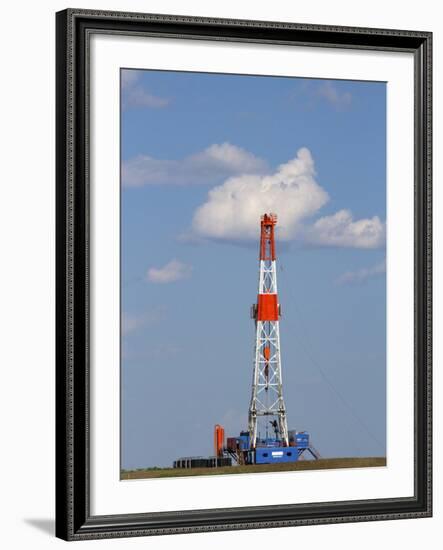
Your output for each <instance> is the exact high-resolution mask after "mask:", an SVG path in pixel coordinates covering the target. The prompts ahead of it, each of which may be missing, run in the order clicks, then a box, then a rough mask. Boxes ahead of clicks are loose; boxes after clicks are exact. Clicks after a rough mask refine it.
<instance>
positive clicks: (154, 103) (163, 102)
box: [121, 69, 170, 109]
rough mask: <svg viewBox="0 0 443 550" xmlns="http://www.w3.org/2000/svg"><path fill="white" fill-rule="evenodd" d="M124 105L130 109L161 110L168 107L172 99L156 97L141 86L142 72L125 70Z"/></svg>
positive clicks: (122, 79)
mask: <svg viewBox="0 0 443 550" xmlns="http://www.w3.org/2000/svg"><path fill="white" fill-rule="evenodd" d="M121 85H122V105H123V107H124V108H128V107H150V108H153V109H159V108H162V107H166V106H167V105H169V103H170V99H168V98H165V97H160V96H156V95H154V94H152V93H150V92H149V90H147V89H146V88H145V87H144V86H143V85H142V84H140V71H137V70H134V69H123V70H122V75H121Z"/></svg>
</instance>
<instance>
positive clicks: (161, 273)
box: [146, 260, 192, 284]
mask: <svg viewBox="0 0 443 550" xmlns="http://www.w3.org/2000/svg"><path fill="white" fill-rule="evenodd" d="M191 272H192V266H190V265H187V264H184V263H182V262H180V261H178V260H171V261H170V262H168V263H167V264H166V265H164V266H163V267H151V268H150V269H148V272H147V274H146V278H147V280H148V281H150V282H151V283H161V284H165V283H173V282H175V281H179V280H180V279H186V278H188V277H190V275H191Z"/></svg>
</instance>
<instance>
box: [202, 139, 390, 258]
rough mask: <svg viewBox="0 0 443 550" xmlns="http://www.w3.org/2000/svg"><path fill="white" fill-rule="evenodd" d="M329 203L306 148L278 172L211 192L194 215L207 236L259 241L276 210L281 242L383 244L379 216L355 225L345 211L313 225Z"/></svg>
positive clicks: (235, 181) (239, 179)
mask: <svg viewBox="0 0 443 550" xmlns="http://www.w3.org/2000/svg"><path fill="white" fill-rule="evenodd" d="M328 200H329V196H328V193H327V192H326V191H325V189H323V187H321V186H320V185H319V184H318V182H317V181H316V172H315V166H314V160H313V158H312V155H311V152H310V151H309V149H307V148H305V147H303V148H301V149H299V151H298V152H297V155H296V157H295V158H293V159H292V160H290V161H288V162H286V163H285V164H281V165H280V166H279V167H278V168H277V170H276V171H275V173H274V174H264V175H260V174H255V175H252V174H246V175H239V176H234V177H231V178H228V179H227V180H226V181H225V182H224V183H223V184H222V185H219V186H216V187H214V188H213V189H211V191H209V193H208V198H207V201H206V202H205V203H204V204H202V205H201V206H200V207H199V208H197V210H196V211H195V213H194V217H193V221H192V231H193V235H195V236H198V237H203V238H212V239H226V240H234V241H235V240H238V241H245V240H250V239H256V238H257V236H258V233H259V220H260V216H262V215H263V214H264V213H266V212H268V213H269V212H275V213H276V214H277V216H278V225H277V231H278V238H279V239H280V240H286V241H290V240H299V241H301V242H306V243H309V244H313V245H321V246H346V247H356V248H376V247H378V246H382V245H383V243H384V238H385V229H384V223H382V222H381V221H380V219H379V218H378V217H376V216H375V217H373V218H371V219H361V220H356V221H354V220H353V217H352V214H351V212H349V211H348V210H340V211H339V212H337V213H336V214H334V215H332V216H325V217H323V218H320V219H318V220H317V221H315V222H310V218H312V217H313V216H314V215H316V214H317V213H318V212H319V210H320V209H321V208H322V207H323V206H324V205H325V204H326V203H327V202H328Z"/></svg>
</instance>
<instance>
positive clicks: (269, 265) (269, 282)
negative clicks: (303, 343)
mask: <svg viewBox="0 0 443 550" xmlns="http://www.w3.org/2000/svg"><path fill="white" fill-rule="evenodd" d="M259 266H260V272H259V284H258V294H277V273H276V262H275V260H260V264H259ZM255 318H256V320H255V324H256V340H255V354H254V370H253V377H252V396H251V402H250V406H249V434H250V445H251V448H255V447H256V445H257V439H258V438H259V439H264V438H268V437H272V438H273V437H276V438H278V439H280V440H282V441H283V443H284V444H285V445H289V441H288V425H287V420H286V407H285V403H284V400H283V388H282V372H281V355H280V332H279V321H278V320H277V321H268V320H259V319H258V318H257V310H256V315H255Z"/></svg>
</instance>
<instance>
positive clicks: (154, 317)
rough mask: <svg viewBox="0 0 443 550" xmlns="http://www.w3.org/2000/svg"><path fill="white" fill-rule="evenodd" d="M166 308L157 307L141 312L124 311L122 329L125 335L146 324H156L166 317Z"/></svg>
mask: <svg viewBox="0 0 443 550" xmlns="http://www.w3.org/2000/svg"><path fill="white" fill-rule="evenodd" d="M164 313H165V312H164V308H162V307H157V308H153V309H151V310H148V311H145V312H143V313H140V314H133V313H128V312H123V314H122V319H121V330H122V334H123V335H125V336H126V335H127V334H130V333H131V332H134V331H136V330H138V329H139V328H141V327H143V326H145V325H152V324H155V323H157V322H159V321H161V320H163V318H164Z"/></svg>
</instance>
